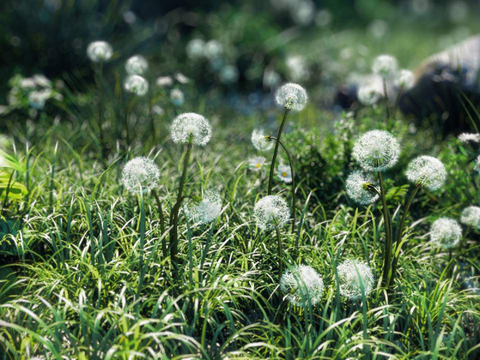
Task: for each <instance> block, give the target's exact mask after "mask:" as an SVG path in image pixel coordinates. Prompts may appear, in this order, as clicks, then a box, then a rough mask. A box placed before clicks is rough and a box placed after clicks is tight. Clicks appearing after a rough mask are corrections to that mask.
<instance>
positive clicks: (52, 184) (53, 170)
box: [49, 142, 58, 208]
mask: <svg viewBox="0 0 480 360" xmlns="http://www.w3.org/2000/svg"><path fill="white" fill-rule="evenodd" d="M57 150H58V142H57V143H56V144H55V150H54V152H53V159H52V165H51V169H52V171H51V173H50V198H49V204H50V208H52V206H53V187H54V180H55V162H56V161H57Z"/></svg>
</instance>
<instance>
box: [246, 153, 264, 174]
mask: <svg viewBox="0 0 480 360" xmlns="http://www.w3.org/2000/svg"><path fill="white" fill-rule="evenodd" d="M266 161H267V159H265V158H264V157H263V156H254V157H251V158H250V159H248V167H249V168H250V169H252V170H254V171H259V170H260V169H261V168H262V167H263V165H264V164H265V162H266Z"/></svg>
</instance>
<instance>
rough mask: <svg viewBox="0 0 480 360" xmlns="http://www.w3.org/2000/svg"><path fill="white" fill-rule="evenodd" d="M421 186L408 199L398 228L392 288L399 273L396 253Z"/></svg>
mask: <svg viewBox="0 0 480 360" xmlns="http://www.w3.org/2000/svg"><path fill="white" fill-rule="evenodd" d="M420 187H421V186H420V185H416V186H415V188H414V189H413V191H412V193H411V194H410V196H409V197H408V200H407V202H406V204H405V208H404V210H403V214H402V218H401V220H400V225H399V227H398V232H397V236H396V239H395V252H394V256H393V262H392V275H391V277H390V282H389V284H390V286H392V285H393V282H394V280H395V274H396V271H397V263H398V258H399V257H400V254H398V256H395V253H397V252H398V251H399V250H398V247H399V246H400V242H401V240H402V235H403V228H404V226H405V221H406V219H407V215H408V211H409V210H410V206H411V205H412V203H413V199H414V198H415V196H416V195H417V193H418V190H420Z"/></svg>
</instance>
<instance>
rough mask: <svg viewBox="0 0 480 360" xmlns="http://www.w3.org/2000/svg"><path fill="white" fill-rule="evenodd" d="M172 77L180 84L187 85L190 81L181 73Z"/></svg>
mask: <svg viewBox="0 0 480 360" xmlns="http://www.w3.org/2000/svg"><path fill="white" fill-rule="evenodd" d="M173 76H174V77H175V80H177V81H178V82H179V83H180V84H188V83H189V82H190V79H189V78H188V77H186V76H185V75H183V74H182V73H175V75H173Z"/></svg>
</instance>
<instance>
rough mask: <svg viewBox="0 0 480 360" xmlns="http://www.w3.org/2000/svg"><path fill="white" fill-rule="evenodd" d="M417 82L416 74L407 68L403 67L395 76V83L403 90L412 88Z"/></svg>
mask: <svg viewBox="0 0 480 360" xmlns="http://www.w3.org/2000/svg"><path fill="white" fill-rule="evenodd" d="M414 83H415V75H413V72H411V71H410V70H407V69H402V70H400V71H399V72H398V74H397V75H396V77H395V85H396V86H398V87H399V88H402V89H403V90H408V89H410V88H411V87H412V86H413V84H414Z"/></svg>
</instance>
